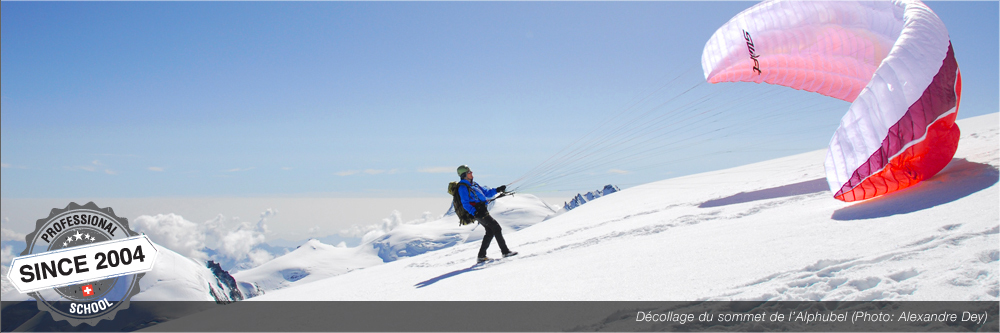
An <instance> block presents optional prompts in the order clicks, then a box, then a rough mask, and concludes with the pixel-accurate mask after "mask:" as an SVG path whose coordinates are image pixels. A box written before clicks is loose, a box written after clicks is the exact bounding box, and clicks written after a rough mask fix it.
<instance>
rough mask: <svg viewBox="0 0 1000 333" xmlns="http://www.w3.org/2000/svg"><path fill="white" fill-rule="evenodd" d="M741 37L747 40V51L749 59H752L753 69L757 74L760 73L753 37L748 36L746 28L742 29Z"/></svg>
mask: <svg viewBox="0 0 1000 333" xmlns="http://www.w3.org/2000/svg"><path fill="white" fill-rule="evenodd" d="M743 39H746V41H747V51H748V52H750V60H753V71H754V72H757V75H760V74H761V71H760V61H757V57H760V55H759V54H756V53H755V52H754V48H753V38H750V33H749V32H747V31H746V30H743Z"/></svg>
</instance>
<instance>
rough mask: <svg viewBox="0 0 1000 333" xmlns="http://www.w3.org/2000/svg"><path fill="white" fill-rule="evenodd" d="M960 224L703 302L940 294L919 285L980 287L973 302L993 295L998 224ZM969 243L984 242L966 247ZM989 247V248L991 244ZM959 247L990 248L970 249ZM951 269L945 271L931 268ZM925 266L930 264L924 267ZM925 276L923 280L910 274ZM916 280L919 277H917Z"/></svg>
mask: <svg viewBox="0 0 1000 333" xmlns="http://www.w3.org/2000/svg"><path fill="white" fill-rule="evenodd" d="M960 228H961V225H960V224H952V225H947V226H944V227H941V228H940V229H939V232H938V233H937V234H936V235H933V236H930V237H927V238H925V239H922V240H920V241H917V242H914V243H912V244H909V245H906V246H903V247H901V248H899V249H898V250H896V251H891V252H888V253H883V254H879V255H875V256H871V257H865V258H853V259H824V260H819V261H817V262H816V263H815V264H812V265H809V266H806V267H804V268H802V269H800V270H795V271H787V272H781V273H776V274H773V275H770V276H767V277H764V278H762V279H759V280H756V281H753V282H751V283H748V284H745V285H741V286H737V287H734V288H732V290H731V291H729V292H726V293H723V294H721V295H718V296H715V297H709V298H706V299H703V300H747V301H839V300H850V301H871V300H920V299H925V300H933V299H941V298H942V297H943V296H944V295H920V294H917V290H921V289H924V288H922V287H921V284H928V283H932V284H942V285H944V287H945V289H948V288H949V287H955V288H968V287H978V288H977V290H978V291H979V295H973V296H972V298H971V299H969V300H970V301H971V300H993V299H996V297H997V296H998V294H1000V290H998V289H997V285H996V284H995V281H996V279H997V277H996V274H997V272H996V269H995V268H996V266H997V263H998V261H1000V250H997V249H995V246H990V245H989V244H994V245H995V244H996V242H997V237H998V233H1000V226H994V227H993V228H990V229H987V230H979V231H972V232H965V233H962V232H958V231H959V229H960ZM971 242H979V243H982V244H979V245H973V246H967V245H969V244H967V243H971ZM991 247H992V248H993V249H990V248H991ZM962 248H978V249H989V250H980V251H979V252H975V253H970V252H967V251H964V252H963V251H960V249H962ZM939 260H944V261H949V262H954V261H961V263H962V264H961V265H944V266H942V265H936V264H934V263H932V262H933V261H939ZM947 266H951V267H952V268H950V269H948V270H944V271H940V270H933V269H934V268H935V267H947ZM924 267H928V268H927V269H925V268H924ZM920 275H926V276H925V277H924V278H922V279H916V280H910V279H911V278H913V277H916V276H920ZM917 280H919V281H917Z"/></svg>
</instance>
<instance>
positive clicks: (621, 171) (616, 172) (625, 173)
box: [608, 169, 632, 175]
mask: <svg viewBox="0 0 1000 333" xmlns="http://www.w3.org/2000/svg"><path fill="white" fill-rule="evenodd" d="M608 173H613V174H616V175H627V174H630V173H632V172H630V171H627V170H621V169H611V170H608Z"/></svg>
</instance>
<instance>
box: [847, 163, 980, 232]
mask: <svg viewBox="0 0 1000 333" xmlns="http://www.w3.org/2000/svg"><path fill="white" fill-rule="evenodd" d="M998 181H1000V170H997V168H996V167H994V166H992V165H989V164H982V163H975V162H969V161H968V160H966V159H964V158H963V159H953V160H952V161H951V163H948V166H946V167H945V168H944V169H943V170H941V172H939V173H938V174H937V175H935V176H934V177H931V178H930V179H927V180H925V181H922V182H920V183H918V184H916V185H913V186H911V187H910V188H907V189H905V190H902V191H897V192H893V193H889V194H887V195H883V196H881V197H877V198H874V199H871V200H867V201H863V202H860V203H857V204H854V205H851V206H848V207H844V208H841V209H838V210H836V211H834V212H833V216H832V217H831V218H832V219H834V220H839V221H846V220H861V219H871V218H879V217H886V216H892V215H896V214H907V213H912V212H916V211H920V210H924V209H927V208H931V207H934V206H939V205H943V204H947V203H949V202H952V201H955V200H958V199H961V198H964V197H967V196H969V195H971V194H973V193H976V192H979V191H982V190H984V189H986V188H989V187H991V186H993V185H994V184H996V183H997V182H998Z"/></svg>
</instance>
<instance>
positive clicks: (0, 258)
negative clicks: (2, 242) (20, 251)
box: [0, 245, 15, 266]
mask: <svg viewBox="0 0 1000 333" xmlns="http://www.w3.org/2000/svg"><path fill="white" fill-rule="evenodd" d="M14 257H15V256H14V247H13V246H10V245H7V246H4V247H3V249H0V265H4V266H8V265H10V261H11V260H14Z"/></svg>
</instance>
